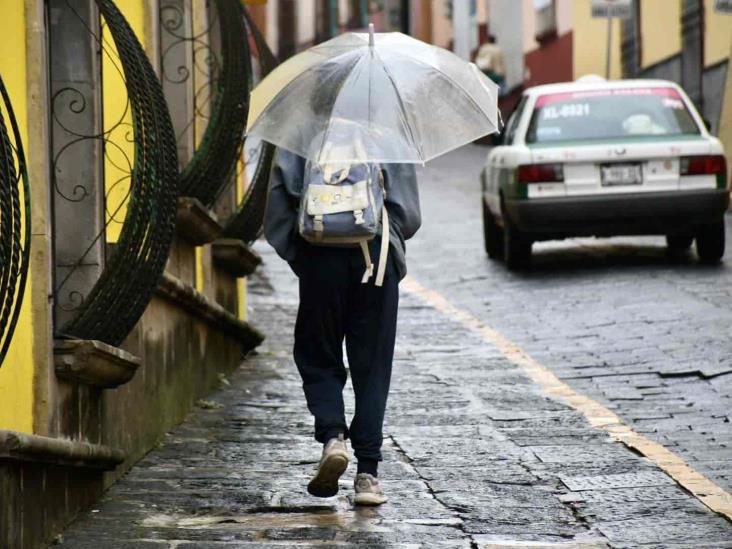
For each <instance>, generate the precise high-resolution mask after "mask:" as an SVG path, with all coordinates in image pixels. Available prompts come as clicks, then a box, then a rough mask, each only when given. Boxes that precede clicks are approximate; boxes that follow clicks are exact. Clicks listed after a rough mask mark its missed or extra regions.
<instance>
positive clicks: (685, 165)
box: [679, 154, 727, 175]
mask: <svg viewBox="0 0 732 549" xmlns="http://www.w3.org/2000/svg"><path fill="white" fill-rule="evenodd" d="M679 172H680V173H681V175H720V174H722V175H726V174H727V161H726V160H725V158H724V156H722V155H721V154H715V155H705V156H682V157H681V163H680V167H679Z"/></svg>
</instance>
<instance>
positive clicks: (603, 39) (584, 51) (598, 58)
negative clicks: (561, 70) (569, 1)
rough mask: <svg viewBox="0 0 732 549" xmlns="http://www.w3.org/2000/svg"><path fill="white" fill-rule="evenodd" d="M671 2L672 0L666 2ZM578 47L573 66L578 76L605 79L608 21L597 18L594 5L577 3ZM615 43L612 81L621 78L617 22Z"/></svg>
mask: <svg viewBox="0 0 732 549" xmlns="http://www.w3.org/2000/svg"><path fill="white" fill-rule="evenodd" d="M666 1H668V0H666ZM573 8H574V9H573V10H572V13H573V16H574V34H573V40H574V47H573V48H572V64H573V67H574V77H575V78H579V77H580V76H583V75H586V74H598V75H600V76H605V55H606V51H607V26H608V25H607V19H600V18H593V17H592V14H591V9H590V2H588V1H587V0H574V6H573ZM612 40H613V44H612V56H611V65H612V67H611V72H610V77H611V78H620V76H621V68H620V22H619V21H613V37H612Z"/></svg>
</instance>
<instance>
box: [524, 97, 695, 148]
mask: <svg viewBox="0 0 732 549" xmlns="http://www.w3.org/2000/svg"><path fill="white" fill-rule="evenodd" d="M698 133H699V128H698V127H697V125H696V123H695V122H694V119H693V118H692V117H691V114H690V113H689V111H688V110H687V108H686V105H685V104H684V101H683V100H682V99H681V96H680V95H679V92H677V91H676V90H675V89H674V88H617V89H607V90H587V91H577V92H565V93H551V94H546V95H541V96H539V98H538V99H537V100H536V106H535V107H534V112H533V114H532V117H531V123H530V124H529V130H528V132H527V134H526V142H527V143H547V142H555V141H575V140H578V139H579V140H592V139H613V138H632V137H644V136H664V135H687V134H698Z"/></svg>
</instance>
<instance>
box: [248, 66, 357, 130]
mask: <svg viewBox="0 0 732 549" xmlns="http://www.w3.org/2000/svg"><path fill="white" fill-rule="evenodd" d="M303 53H304V52H303ZM349 53H353V52H352V51H347V52H343V53H340V54H338V55H335V56H333V57H329V58H326V59H325V60H324V61H319V62H317V63H313V64H312V65H310V66H309V67H306V68H305V69H304V70H303V71H302V72H300V73H299V74H297V75H296V76H294V77H293V78H292V79H290V80H289V81H288V82H287V83H285V85H284V86H282V87H281V88H280V89H279V90H278V91H277V93H276V94H275V96H274V97H273V98H272V99H270V100H269V101H268V102H267V105H266V106H265V107H264V108H263V109H262V112H260V113H259V115H258V116H257V118H256V119H255V120H253V121H252V123H251V126H249V128H248V131H247V134H250V133H251V131H252V129H253V128H254V126H255V125H256V124H257V122H259V119H260V118H262V116H263V115H264V113H265V112H267V111H268V110H269V109H270V107H271V106H272V105H274V104H275V103H276V102H277V100H278V99H279V98H280V96H281V95H282V94H283V93H285V91H287V89H288V88H289V87H291V86H292V85H293V84H294V83H295V82H297V81H298V80H299V79H300V78H302V77H303V76H304V75H306V74H308V73H309V72H311V71H313V70H316V69H318V68H321V67H322V66H323V64H324V63H327V62H331V61H333V60H335V59H338V58H339V57H341V56H343V55H347V54H349ZM360 60H361V58H358V59H356V63H357V62H358V61H360ZM356 63H354V65H355V64H356ZM280 66H281V65H280ZM266 78H269V76H267V77H265V79H264V80H262V81H260V82H259V84H257V87H259V86H260V85H261V84H262V83H263V82H265V80H266ZM255 89H256V88H255ZM252 91H255V90H252Z"/></svg>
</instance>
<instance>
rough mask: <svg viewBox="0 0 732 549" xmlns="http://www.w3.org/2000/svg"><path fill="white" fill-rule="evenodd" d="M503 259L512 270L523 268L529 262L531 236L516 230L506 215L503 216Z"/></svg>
mask: <svg viewBox="0 0 732 549" xmlns="http://www.w3.org/2000/svg"><path fill="white" fill-rule="evenodd" d="M503 220H504V221H503V223H504V226H503V259H504V260H505V261H506V266H507V267H508V268H509V269H511V270H512V271H517V270H521V269H525V268H526V267H528V266H529V263H531V238H529V236H528V235H527V234H525V233H522V232H521V231H520V230H518V229H517V228H516V227H515V226H514V225H513V223H511V220H510V219H508V217H507V216H504V218H503Z"/></svg>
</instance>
